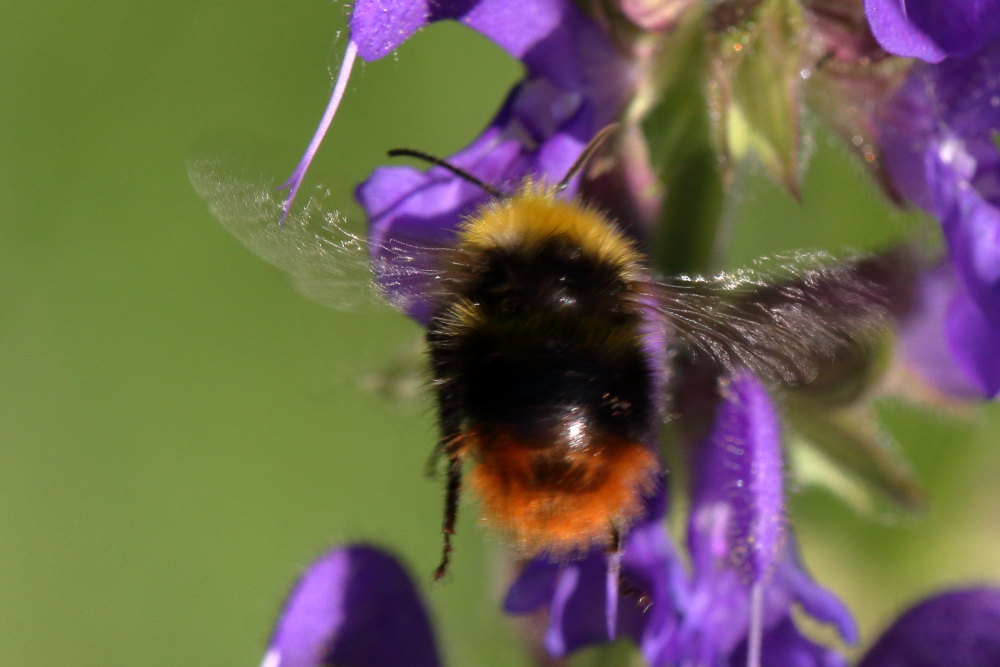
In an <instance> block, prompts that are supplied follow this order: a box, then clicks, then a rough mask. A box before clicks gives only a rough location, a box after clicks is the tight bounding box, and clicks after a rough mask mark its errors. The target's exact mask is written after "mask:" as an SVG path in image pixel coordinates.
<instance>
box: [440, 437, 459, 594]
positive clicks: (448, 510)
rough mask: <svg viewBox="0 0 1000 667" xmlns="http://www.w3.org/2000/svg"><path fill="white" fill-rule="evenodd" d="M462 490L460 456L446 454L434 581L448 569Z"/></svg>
mask: <svg viewBox="0 0 1000 667" xmlns="http://www.w3.org/2000/svg"><path fill="white" fill-rule="evenodd" d="M461 490H462V458H461V457H460V456H459V455H458V454H457V453H454V452H452V453H449V455H448V481H447V483H446V486H445V499H444V522H443V524H442V526H441V534H442V536H443V538H444V539H443V543H442V546H441V564H440V565H438V566H437V569H436V570H434V577H433V578H434V581H440V580H441V578H442V577H444V575H445V573H446V572H447V571H448V563H449V562H450V560H451V552H452V546H451V537H452V535H454V534H455V519H456V518H457V517H458V498H459V495H460V493H461Z"/></svg>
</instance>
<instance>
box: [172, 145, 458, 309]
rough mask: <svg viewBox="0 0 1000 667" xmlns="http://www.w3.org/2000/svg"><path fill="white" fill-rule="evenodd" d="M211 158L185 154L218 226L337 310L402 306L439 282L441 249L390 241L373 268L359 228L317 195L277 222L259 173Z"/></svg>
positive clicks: (272, 196)
mask: <svg viewBox="0 0 1000 667" xmlns="http://www.w3.org/2000/svg"><path fill="white" fill-rule="evenodd" d="M237 173H238V172H237V171H236V170H235V169H231V168H230V167H229V166H228V165H227V163H225V162H224V161H222V160H218V159H203V160H198V161H195V162H192V163H191V165H190V166H189V168H188V175H189V177H190V179H191V183H192V184H193V185H194V189H195V191H197V193H198V195H199V196H200V197H201V198H202V199H204V200H205V202H206V203H207V204H208V207H209V210H210V211H211V212H212V215H214V216H215V217H216V218H217V219H218V220H219V222H221V223H222V226H223V227H225V228H226V229H227V230H228V231H229V232H230V233H232V234H233V236H235V237H236V238H238V239H239V240H240V241H242V242H243V244H244V245H245V246H246V247H247V248H249V249H250V250H251V251H253V252H254V253H255V254H256V255H258V256H260V257H261V258H262V259H264V260H266V261H267V262H269V263H271V264H273V265H274V266H277V267H278V268H280V269H283V270H285V271H287V272H288V273H289V274H290V275H291V276H292V279H293V281H294V283H295V287H296V288H297V289H298V290H299V292H301V293H302V294H303V295H305V296H306V297H308V298H310V299H312V300H314V301H317V302H319V303H321V304H324V305H327V306H332V307H334V308H338V309H342V310H358V309H363V308H365V307H366V306H369V305H372V304H379V303H383V304H384V303H388V304H390V305H391V306H393V307H394V308H397V309H399V310H401V311H404V312H408V311H410V310H411V308H413V307H414V304H415V303H417V302H418V301H427V300H428V299H433V298H434V296H435V294H437V293H439V291H440V289H441V285H440V283H441V280H440V279H439V276H440V267H442V266H444V262H445V261H446V260H447V251H446V249H445V248H440V247H419V246H413V245H407V244H405V243H399V242H390V243H389V244H387V245H386V246H385V247H384V248H381V249H380V250H381V252H380V253H379V255H380V256H383V257H391V258H392V261H391V262H382V263H381V264H380V268H379V271H378V272H377V276H378V277H377V279H376V274H375V273H373V271H372V267H371V264H370V256H371V255H370V251H371V250H372V248H371V246H370V245H369V243H368V241H366V240H365V238H364V235H363V234H361V233H355V232H353V231H351V230H349V229H348V227H347V225H346V221H345V220H344V218H343V217H342V216H341V215H340V214H339V213H338V212H336V211H328V210H325V209H324V207H323V204H322V201H321V198H319V197H312V198H311V199H310V200H309V201H308V202H307V203H306V204H305V205H304V206H301V207H299V208H298V209H297V210H294V211H292V212H291V213H290V214H289V215H288V217H287V218H286V219H285V222H284V224H283V225H279V222H278V221H279V219H280V218H281V196H280V195H281V193H280V192H278V191H277V190H275V188H274V187H273V186H271V185H269V184H267V183H266V182H264V180H263V179H259V180H254V179H252V178H245V177H241V176H238V175H236V174H237Z"/></svg>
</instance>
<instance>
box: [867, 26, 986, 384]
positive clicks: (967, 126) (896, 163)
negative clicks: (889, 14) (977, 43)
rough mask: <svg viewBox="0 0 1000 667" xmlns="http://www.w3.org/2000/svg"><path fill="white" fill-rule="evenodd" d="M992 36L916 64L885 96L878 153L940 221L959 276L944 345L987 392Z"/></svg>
mask: <svg viewBox="0 0 1000 667" xmlns="http://www.w3.org/2000/svg"><path fill="white" fill-rule="evenodd" d="M998 131H1000V41H997V42H994V43H991V44H990V45H988V46H987V47H986V48H984V49H983V50H982V51H981V52H979V53H978V54H977V55H975V56H972V57H969V58H964V59H954V58H953V59H950V60H948V61H946V62H943V63H941V64H939V65H920V66H917V67H916V68H914V70H913V71H912V72H911V74H910V77H909V79H908V81H907V82H906V84H905V85H904V86H903V87H902V89H901V90H900V91H899V92H898V93H897V95H896V96H895V98H894V99H893V100H892V101H891V102H890V103H889V104H888V106H887V108H886V111H885V113H884V116H883V121H882V132H883V138H884V143H885V148H886V150H885V154H886V161H887V163H888V166H889V169H890V173H891V176H892V178H893V181H894V183H895V185H896V187H897V188H898V189H899V191H900V192H901V193H902V194H903V195H905V196H906V197H907V198H909V199H910V200H911V201H913V202H914V203H916V204H917V205H918V206H921V207H922V208H924V209H926V210H928V211H930V212H932V213H933V214H934V215H936V216H937V218H938V219H939V220H940V222H941V226H942V229H943V231H944V236H945V240H946V242H947V246H948V254H949V257H950V259H951V263H952V265H953V267H954V269H955V273H956V275H957V277H958V281H959V285H958V288H957V291H956V295H957V296H956V301H955V304H958V305H951V306H949V307H948V316H947V317H948V323H947V325H946V330H947V338H948V344H949V346H950V347H951V348H952V349H954V350H955V352H956V354H957V356H956V363H957V364H958V365H959V366H962V367H965V368H966V372H967V373H971V374H972V376H973V379H974V381H975V382H976V384H977V385H978V386H979V388H980V390H981V392H982V393H983V394H984V395H985V396H988V397H992V396H995V395H996V393H997V389H998V382H997V377H996V371H995V369H991V368H990V367H989V366H986V367H982V366H981V365H980V361H982V360H988V359H990V358H995V352H994V350H995V343H993V341H995V340H996V339H997V332H1000V151H998V150H997V147H996V145H995V144H994V136H995V135H996V133H997V132H998Z"/></svg>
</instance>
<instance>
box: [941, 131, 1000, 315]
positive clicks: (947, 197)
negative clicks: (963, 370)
mask: <svg viewBox="0 0 1000 667" xmlns="http://www.w3.org/2000/svg"><path fill="white" fill-rule="evenodd" d="M956 150H958V148H956ZM956 159H958V158H956ZM996 175H997V176H1000V170H997V173H996ZM930 178H931V179H933V180H932V183H934V185H935V186H936V187H935V188H934V191H933V194H934V209H935V211H936V212H937V214H938V217H939V218H940V219H941V225H942V227H943V228H944V233H945V238H946V239H947V241H948V250H949V254H950V256H951V260H952V263H953V264H954V265H955V268H956V270H957V271H958V274H959V276H960V277H961V278H962V282H963V283H964V284H965V286H966V288H967V289H968V291H969V295H970V296H971V297H972V298H973V299H974V300H975V302H976V303H977V304H978V305H979V308H980V309H981V311H982V313H983V315H984V316H986V317H987V318H988V319H990V320H991V321H993V322H994V323H995V324H998V325H1000V209H998V208H997V207H996V206H994V205H993V204H991V203H989V202H988V201H986V200H985V199H984V197H983V194H982V193H981V192H980V191H979V190H977V189H976V188H975V187H974V186H973V185H972V183H971V182H970V180H969V179H967V178H965V177H964V176H963V175H962V174H961V173H960V172H958V171H957V170H956V169H955V168H954V166H953V165H949V164H945V163H944V162H942V161H937V160H935V161H934V162H933V165H932V166H931V167H930Z"/></svg>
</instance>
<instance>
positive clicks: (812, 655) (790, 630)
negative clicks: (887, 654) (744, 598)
mask: <svg viewBox="0 0 1000 667" xmlns="http://www.w3.org/2000/svg"><path fill="white" fill-rule="evenodd" d="M746 664H747V658H746V646H745V645H744V646H741V647H740V648H739V649H738V650H737V651H736V652H735V653H734V654H733V657H732V658H731V659H730V660H729V665H730V666H731V667H745V666H746ZM760 664H761V665H762V667H845V666H846V665H847V660H846V659H845V658H844V657H843V656H842V655H839V654H837V653H835V652H833V651H831V650H829V649H827V648H824V647H822V646H819V645H817V644H815V643H814V642H812V641H811V640H810V639H808V638H807V637H806V636H805V635H803V634H802V633H801V632H799V629H798V628H797V627H795V623H793V622H792V619H791V617H789V616H784V617H782V619H781V621H779V622H778V623H777V624H776V625H775V626H774V627H772V628H771V629H770V630H768V631H767V632H766V633H764V639H763V641H762V642H761V663H760Z"/></svg>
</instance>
